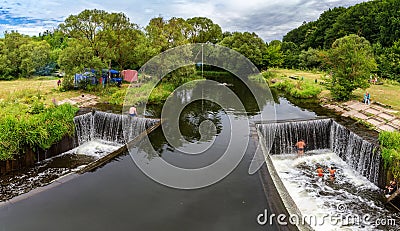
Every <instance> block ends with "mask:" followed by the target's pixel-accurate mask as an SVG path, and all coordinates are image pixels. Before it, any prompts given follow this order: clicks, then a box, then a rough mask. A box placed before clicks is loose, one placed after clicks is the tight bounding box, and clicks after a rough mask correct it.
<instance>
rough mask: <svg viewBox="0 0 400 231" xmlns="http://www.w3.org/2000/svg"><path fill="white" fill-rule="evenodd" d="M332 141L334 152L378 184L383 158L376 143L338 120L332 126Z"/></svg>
mask: <svg viewBox="0 0 400 231" xmlns="http://www.w3.org/2000/svg"><path fill="white" fill-rule="evenodd" d="M331 142H332V143H331V149H332V151H333V152H334V153H336V154H337V155H338V156H339V157H340V158H342V160H344V161H345V162H346V163H347V164H348V165H349V166H351V167H352V168H353V169H354V170H356V171H357V172H358V173H360V174H361V175H363V176H365V177H366V178H367V179H368V180H369V181H371V182H372V183H374V184H376V185H377V184H378V180H379V173H380V166H381V161H382V159H381V155H380V152H379V150H378V147H377V146H376V145H374V144H371V143H370V142H368V141H366V140H364V139H362V138H361V137H360V136H358V135H357V134H355V133H353V132H351V131H349V130H348V129H347V128H345V127H344V126H342V125H340V124H338V123H336V122H333V123H332V126H331Z"/></svg>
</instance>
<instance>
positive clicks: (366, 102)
mask: <svg viewBox="0 0 400 231" xmlns="http://www.w3.org/2000/svg"><path fill="white" fill-rule="evenodd" d="M370 99H371V95H370V94H369V93H368V92H366V93H365V94H364V103H365V104H367V105H369V104H370V102H371V101H370Z"/></svg>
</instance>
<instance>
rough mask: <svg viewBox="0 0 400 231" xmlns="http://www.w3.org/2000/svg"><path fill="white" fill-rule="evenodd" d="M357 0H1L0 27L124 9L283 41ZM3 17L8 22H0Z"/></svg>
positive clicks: (48, 25) (138, 18)
mask: <svg viewBox="0 0 400 231" xmlns="http://www.w3.org/2000/svg"><path fill="white" fill-rule="evenodd" d="M359 2H362V0H309V1H307V0H286V1H281V0H268V1H266V0H248V1H243V0H229V1H228V0H206V1H199V0H175V1H160V0H149V1H140V0H133V1H128V0H113V1H107V0H92V1H90V2H89V1H83V0H76V1H73V3H71V1H70V0H59V1H51V0H42V1H33V0H6V1H4V2H3V3H0V7H1V8H0V10H2V11H3V12H2V15H1V16H0V23H1V24H0V30H2V31H4V30H11V29H14V30H18V31H19V32H21V33H26V34H29V35H34V34H36V35H37V34H38V33H39V32H43V31H44V30H46V29H52V28H55V27H57V25H58V24H59V23H60V22H62V21H64V19H65V18H66V17H68V16H69V15H71V14H74V15H75V14H78V13H79V12H81V11H82V10H84V9H94V8H96V9H102V10H106V11H109V12H124V13H125V14H126V15H127V16H128V17H129V18H130V19H131V21H132V22H134V23H137V24H139V25H140V26H142V27H144V26H146V25H147V23H148V22H149V20H150V19H151V18H153V17H157V16H159V15H161V16H163V17H166V18H170V17H173V16H175V17H183V18H189V17H196V16H202V17H208V18H210V19H212V20H213V21H214V22H215V23H218V24H219V25H220V26H221V27H222V29H223V30H224V31H254V32H256V33H257V34H259V35H260V36H261V37H262V38H263V39H264V40H266V41H270V40H273V39H282V36H283V35H284V34H286V33H287V32H288V31H289V30H291V29H293V28H295V27H297V26H299V25H301V23H302V22H303V21H311V20H316V19H317V18H318V16H319V15H320V14H321V13H322V12H323V11H325V10H327V9H328V8H333V7H335V6H349V5H354V4H356V3H359ZM7 20H11V21H12V22H9V23H5V22H6V21H7Z"/></svg>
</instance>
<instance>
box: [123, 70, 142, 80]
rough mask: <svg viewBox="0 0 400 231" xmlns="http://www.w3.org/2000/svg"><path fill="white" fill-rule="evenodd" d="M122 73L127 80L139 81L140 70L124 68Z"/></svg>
mask: <svg viewBox="0 0 400 231" xmlns="http://www.w3.org/2000/svg"><path fill="white" fill-rule="evenodd" d="M121 75H122V77H124V80H125V81H127V82H130V83H131V82H133V81H135V82H136V81H138V72H137V71H136V70H123V71H121Z"/></svg>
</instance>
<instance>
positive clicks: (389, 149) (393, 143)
mask: <svg viewBox="0 0 400 231" xmlns="http://www.w3.org/2000/svg"><path fill="white" fill-rule="evenodd" d="M379 143H380V145H381V149H382V150H381V155H382V159H383V161H384V164H385V168H387V169H389V171H390V172H391V173H392V174H393V176H394V178H396V179H399V178H400V132H387V131H382V132H380V133H379Z"/></svg>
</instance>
